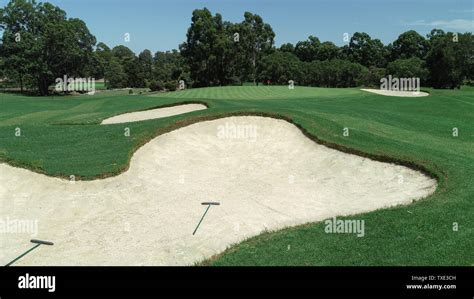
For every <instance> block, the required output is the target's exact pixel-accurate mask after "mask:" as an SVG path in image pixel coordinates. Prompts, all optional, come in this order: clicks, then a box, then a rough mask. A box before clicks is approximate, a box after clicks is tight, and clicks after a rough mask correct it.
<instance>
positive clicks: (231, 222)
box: [0, 116, 436, 265]
mask: <svg viewBox="0 0 474 299" xmlns="http://www.w3.org/2000/svg"><path fill="white" fill-rule="evenodd" d="M235 128H241V129H244V130H243V131H241V133H243V134H241V135H240V136H236V135H235V134H233V132H234V131H233V129H235ZM250 133H256V134H255V135H252V134H250ZM435 188H436V182H435V180H433V179H431V178H428V177H427V176H425V175H423V174H421V173H419V172H417V171H414V170H412V169H409V168H407V167H403V166H397V165H392V164H388V163H381V162H377V161H372V160H369V159H366V158H362V157H359V156H355V155H350V154H346V153H342V152H339V151H336V150H333V149H329V148H327V147H325V146H322V145H319V144H316V143H314V142H313V141H311V140H310V139H308V138H307V137H305V136H304V135H303V134H302V133H301V131H300V130H299V129H297V128H296V127H295V126H294V125H292V124H290V123H288V122H286V121H283V120H276V119H271V118H264V117H254V116H252V117H250V116H249V117H228V118H223V119H218V120H213V121H205V122H200V123H196V124H193V125H190V126H188V127H184V128H181V129H178V130H176V131H173V132H170V133H167V134H164V135H161V136H158V137H157V138H155V139H153V140H151V141H150V142H149V143H147V144H146V145H144V146H143V147H141V148H140V149H139V150H137V152H136V153H135V154H134V156H133V158H132V160H131V164H130V168H129V169H128V170H127V171H126V172H125V173H123V174H120V175H118V176H116V177H112V178H107V179H102V180H95V181H89V182H86V181H78V182H75V183H71V182H68V181H66V180H62V179H58V178H52V177H47V176H45V175H41V174H37V173H33V172H31V171H28V170H25V169H20V168H14V167H11V166H9V165H6V164H0V207H1V209H0V219H1V220H2V221H6V220H7V219H10V220H14V219H29V220H38V228H39V231H38V235H37V236H34V238H36V239H43V240H49V241H52V242H54V243H55V245H54V246H44V245H42V246H40V247H38V248H37V249H35V250H34V251H33V252H31V253H30V254H28V255H27V256H25V257H24V258H22V259H21V260H19V261H18V262H17V263H16V265H191V264H193V263H194V262H197V261H200V260H202V259H204V258H206V257H210V256H212V255H214V254H217V253H219V252H222V251H223V250H225V249H226V248H227V247H228V246H230V245H231V244H234V243H237V242H239V241H242V240H244V239H246V238H248V237H251V236H255V235H258V234H260V233H262V232H263V231H264V230H266V229H268V230H277V229H281V228H284V227H288V226H294V225H297V224H303V223H306V222H313V221H320V220H324V219H327V218H330V217H333V216H338V215H351V214H358V213H363V212H368V211H373V210H376V209H380V208H383V207H389V206H394V205H399V204H408V203H410V202H411V201H412V200H413V199H419V198H422V197H426V196H428V195H429V194H431V193H432V192H433V191H434V190H435ZM206 201H218V202H220V203H221V205H220V206H213V207H211V208H210V210H209V211H208V213H207V215H206V217H205V218H204V220H203V222H202V223H201V226H200V227H199V229H198V231H197V232H196V234H195V235H193V234H192V233H193V231H194V229H195V227H196V225H197V223H198V222H199V220H200V219H201V217H202V215H203V213H204V211H205V209H206V207H205V206H203V205H201V203H202V202H206ZM353 218H354V219H363V218H361V217H360V216H353ZM375 225H377V223H366V224H365V231H366V234H367V231H370V230H371V229H372V227H373V226H375ZM31 238H33V236H31V235H30V234H28V233H24V234H21V233H2V234H0V263H4V264H6V263H7V262H9V261H10V260H12V259H14V258H15V257H17V256H18V255H20V254H21V253H23V252H24V251H26V250H27V249H29V248H31V247H32V244H31V243H29V240H30V239H31ZM374 250H376V249H374Z"/></svg>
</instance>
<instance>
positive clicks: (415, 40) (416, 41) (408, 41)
mask: <svg viewBox="0 0 474 299" xmlns="http://www.w3.org/2000/svg"><path fill="white" fill-rule="evenodd" d="M428 46H429V43H428V41H427V40H426V39H425V38H424V37H423V36H421V35H420V34H418V33H417V32H416V31H414V30H410V31H407V32H404V33H402V34H400V35H399V36H398V38H397V39H396V40H395V41H394V42H393V45H392V47H391V51H392V53H391V58H392V60H396V59H400V58H402V59H407V58H411V57H417V58H420V59H423V58H424V57H425V55H426V53H427V51H428Z"/></svg>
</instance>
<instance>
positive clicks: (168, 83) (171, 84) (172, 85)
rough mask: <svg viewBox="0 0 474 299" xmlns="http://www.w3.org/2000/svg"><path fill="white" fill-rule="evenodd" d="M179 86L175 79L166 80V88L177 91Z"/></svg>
mask: <svg viewBox="0 0 474 299" xmlns="http://www.w3.org/2000/svg"><path fill="white" fill-rule="evenodd" d="M176 88H177V86H176V82H175V81H166V82H165V89H166V90H169V91H175V90H176Z"/></svg>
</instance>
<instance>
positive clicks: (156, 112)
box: [101, 104, 207, 125]
mask: <svg viewBox="0 0 474 299" xmlns="http://www.w3.org/2000/svg"><path fill="white" fill-rule="evenodd" d="M203 109H207V107H206V106H205V105H203V104H186V105H178V106H171V107H165V108H157V109H150V110H144V111H137V112H130V113H124V114H120V115H116V116H113V117H110V118H107V119H104V120H103V121H102V123H101V124H102V125H109V124H120V123H128V122H134V121H142V120H147V119H155V118H163V117H168V116H173V115H178V114H184V113H188V112H192V111H198V110H203Z"/></svg>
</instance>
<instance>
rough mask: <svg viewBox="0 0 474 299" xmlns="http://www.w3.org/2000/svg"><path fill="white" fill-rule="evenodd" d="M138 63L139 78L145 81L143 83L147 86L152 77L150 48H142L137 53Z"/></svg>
mask: <svg viewBox="0 0 474 299" xmlns="http://www.w3.org/2000/svg"><path fill="white" fill-rule="evenodd" d="M138 63H139V65H140V75H139V77H140V79H141V80H142V81H143V82H144V83H145V82H146V83H145V84H144V85H145V86H147V85H148V83H149V82H150V80H151V79H152V72H153V55H152V54H151V51H150V50H146V49H145V50H143V51H142V52H141V53H140V54H139V55H138Z"/></svg>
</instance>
